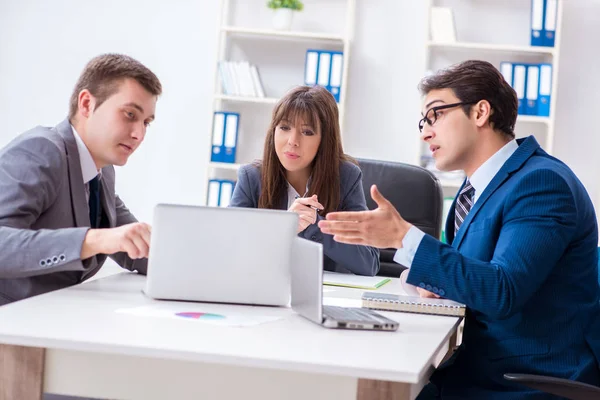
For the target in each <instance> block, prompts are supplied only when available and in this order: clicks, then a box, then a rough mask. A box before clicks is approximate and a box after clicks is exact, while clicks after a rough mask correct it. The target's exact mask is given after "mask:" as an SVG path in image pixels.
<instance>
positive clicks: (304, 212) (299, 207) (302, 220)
mask: <svg viewBox="0 0 600 400" xmlns="http://www.w3.org/2000/svg"><path fill="white" fill-rule="evenodd" d="M323 208H324V207H323V205H322V204H321V203H319V201H318V200H317V195H316V194H313V195H312V196H311V197H298V198H297V199H296V200H294V202H293V203H292V205H291V206H290V208H289V209H288V211H293V212H295V213H296V214H298V217H299V218H298V231H297V232H298V233H300V232H302V231H303V230H305V229H306V228H308V226H309V225H312V224H314V223H315V222H317V212H318V211H320V210H322V209H323Z"/></svg>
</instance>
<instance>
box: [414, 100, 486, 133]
mask: <svg viewBox="0 0 600 400" xmlns="http://www.w3.org/2000/svg"><path fill="white" fill-rule="evenodd" d="M475 103H477V102H476V101H471V102H460V103H452V104H444V105H443V106H437V107H431V108H430V109H429V110H427V112H426V113H425V116H424V117H423V118H421V119H420V120H419V132H423V127H424V126H425V122H427V124H429V126H433V124H435V121H437V119H438V111H440V110H445V109H447V108H452V107H458V106H468V105H471V104H475Z"/></svg>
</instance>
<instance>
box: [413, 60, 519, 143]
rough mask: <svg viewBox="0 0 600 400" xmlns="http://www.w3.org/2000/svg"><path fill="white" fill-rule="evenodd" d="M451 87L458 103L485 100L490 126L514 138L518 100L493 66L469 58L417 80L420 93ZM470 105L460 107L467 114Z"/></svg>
mask: <svg viewBox="0 0 600 400" xmlns="http://www.w3.org/2000/svg"><path fill="white" fill-rule="evenodd" d="M438 89H452V91H453V92H454V95H455V96H456V97H458V99H459V100H460V101H461V102H465V103H477V102H478V101H480V100H487V101H488V102H489V103H490V106H491V108H492V112H491V115H490V125H491V126H492V128H493V129H494V130H497V131H501V132H503V133H504V134H506V135H508V136H510V137H512V138H514V137H515V133H514V130H515V123H516V121H517V111H518V109H519V100H518V99H517V93H516V92H515V90H514V89H513V88H512V87H511V86H510V85H509V84H508V83H507V82H506V81H505V80H504V77H503V76H502V74H501V73H500V71H498V69H497V68H496V67H494V66H493V65H492V64H490V63H489V62H487V61H480V60H469V61H464V62H461V63H458V64H454V65H452V66H450V67H448V68H446V69H443V70H440V71H438V72H437V73H436V74H434V75H431V76H426V77H425V78H423V79H422V80H421V82H420V83H419V90H420V91H421V94H423V95H427V94H428V93H429V92H431V91H432V90H438ZM471 107H472V105H465V106H463V107H462V109H463V111H464V112H465V114H467V115H469V111H470V110H471Z"/></svg>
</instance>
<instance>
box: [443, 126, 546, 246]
mask: <svg viewBox="0 0 600 400" xmlns="http://www.w3.org/2000/svg"><path fill="white" fill-rule="evenodd" d="M517 144H518V145H519V148H518V149H517V150H516V151H515V152H514V153H513V155H512V156H510V158H509V159H508V160H507V161H506V162H505V163H504V165H503V166H502V168H500V171H498V173H497V174H496V175H495V176H494V178H493V179H492V180H491V182H490V183H489V185H487V187H486V188H485V190H484V191H483V193H481V194H480V196H479V197H478V198H477V201H476V202H475V204H474V205H473V208H472V209H471V211H470V212H469V214H468V215H467V217H466V218H465V221H464V222H463V223H462V225H461V226H460V229H459V230H458V235H456V237H455V238H454V241H453V242H452V246H453V247H455V248H457V249H458V247H459V246H460V244H461V243H462V240H463V238H464V236H465V232H466V231H467V228H468V227H469V224H470V223H471V221H472V220H473V219H474V218H475V216H476V215H477V213H478V212H479V210H481V208H482V207H483V206H484V204H485V202H486V201H487V200H488V199H489V198H490V196H491V195H492V194H493V193H494V192H495V191H496V190H497V189H498V188H499V187H500V186H501V185H502V184H503V183H504V182H505V181H506V180H507V179H508V178H509V177H510V175H511V174H512V173H513V172H515V171H517V170H519V169H520V168H521V167H522V166H523V164H525V162H526V161H527V159H529V157H531V156H532V155H533V153H535V152H536V151H537V150H538V149H540V145H539V144H538V142H537V141H536V140H535V138H534V137H533V136H529V137H527V138H525V139H518V140H517ZM461 189H462V188H461ZM459 193H460V190H459ZM457 197H458V196H457ZM455 201H456V199H455ZM452 211H453V212H454V204H453V207H452Z"/></svg>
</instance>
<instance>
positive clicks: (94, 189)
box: [89, 175, 100, 228]
mask: <svg viewBox="0 0 600 400" xmlns="http://www.w3.org/2000/svg"><path fill="white" fill-rule="evenodd" d="M89 187H90V200H89V205H90V226H91V227H92V228H98V226H100V178H99V176H98V175H96V177H95V178H94V179H92V180H91V181H90V182H89Z"/></svg>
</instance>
